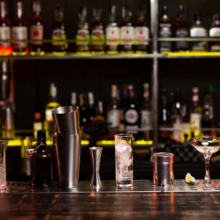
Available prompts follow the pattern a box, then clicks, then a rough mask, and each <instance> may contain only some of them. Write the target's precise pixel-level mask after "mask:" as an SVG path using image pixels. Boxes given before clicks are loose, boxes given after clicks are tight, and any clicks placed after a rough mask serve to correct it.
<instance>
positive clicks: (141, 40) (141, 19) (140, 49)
mask: <svg viewBox="0 0 220 220" xmlns="http://www.w3.org/2000/svg"><path fill="white" fill-rule="evenodd" d="M149 34H150V31H149V27H148V25H147V22H146V9H145V7H144V6H141V7H140V9H139V10H138V20H137V23H136V25H135V29H134V38H135V45H136V46H135V52H136V53H146V52H147V49H148V45H149V41H148V40H149Z"/></svg>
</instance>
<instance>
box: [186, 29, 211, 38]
mask: <svg viewBox="0 0 220 220" xmlns="http://www.w3.org/2000/svg"><path fill="white" fill-rule="evenodd" d="M190 36H191V37H207V32H206V29H205V28H199V27H198V28H192V29H191V30H190Z"/></svg>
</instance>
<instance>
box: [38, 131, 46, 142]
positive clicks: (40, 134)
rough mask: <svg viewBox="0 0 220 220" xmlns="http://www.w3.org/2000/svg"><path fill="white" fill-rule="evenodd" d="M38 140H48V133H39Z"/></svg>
mask: <svg viewBox="0 0 220 220" xmlns="http://www.w3.org/2000/svg"><path fill="white" fill-rule="evenodd" d="M37 140H46V131H44V130H39V131H37Z"/></svg>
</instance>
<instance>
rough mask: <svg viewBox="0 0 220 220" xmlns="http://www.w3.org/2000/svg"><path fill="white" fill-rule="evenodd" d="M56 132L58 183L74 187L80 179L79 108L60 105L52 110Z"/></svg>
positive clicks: (61, 185) (54, 137) (54, 138)
mask: <svg viewBox="0 0 220 220" xmlns="http://www.w3.org/2000/svg"><path fill="white" fill-rule="evenodd" d="M52 116H53V120H54V126H55V130H56V132H55V133H54V134H53V140H54V147H55V151H56V162H57V172H58V183H59V186H60V187H62V188H73V187H74V186H76V185H77V183H78V180H79V168H80V153H81V140H80V127H79V108H78V107H72V106H64V107H58V108H56V109H54V110H52Z"/></svg>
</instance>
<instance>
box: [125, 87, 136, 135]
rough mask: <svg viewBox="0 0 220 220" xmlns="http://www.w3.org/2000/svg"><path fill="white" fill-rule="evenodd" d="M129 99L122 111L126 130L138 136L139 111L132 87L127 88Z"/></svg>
mask: <svg viewBox="0 0 220 220" xmlns="http://www.w3.org/2000/svg"><path fill="white" fill-rule="evenodd" d="M128 93H129V99H128V103H127V106H126V108H125V111H124V118H125V126H126V130H127V132H129V133H132V134H135V135H136V134H138V125H139V121H140V116H139V110H138V107H137V104H136V100H135V95H134V90H133V85H129V86H128Z"/></svg>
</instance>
